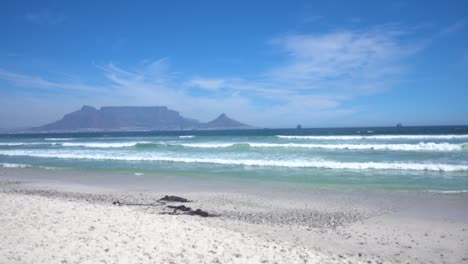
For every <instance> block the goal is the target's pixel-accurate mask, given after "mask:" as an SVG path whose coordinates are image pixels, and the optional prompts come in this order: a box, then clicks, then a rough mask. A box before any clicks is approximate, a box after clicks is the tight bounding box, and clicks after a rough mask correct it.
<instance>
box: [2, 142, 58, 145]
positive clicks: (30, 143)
mask: <svg viewBox="0 0 468 264" xmlns="http://www.w3.org/2000/svg"><path fill="white" fill-rule="evenodd" d="M45 144H49V145H55V144H58V143H38V142H11V143H0V146H34V145H45Z"/></svg>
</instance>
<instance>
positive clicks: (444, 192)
mask: <svg viewBox="0 0 468 264" xmlns="http://www.w3.org/2000/svg"><path fill="white" fill-rule="evenodd" d="M427 192H431V193H442V194H461V193H468V190H450V191H447V190H427Z"/></svg>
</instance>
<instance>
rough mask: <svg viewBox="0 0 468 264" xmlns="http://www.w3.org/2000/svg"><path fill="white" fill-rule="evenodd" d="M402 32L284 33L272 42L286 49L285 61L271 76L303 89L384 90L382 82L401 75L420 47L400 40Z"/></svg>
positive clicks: (390, 30)
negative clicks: (408, 58)
mask: <svg viewBox="0 0 468 264" xmlns="http://www.w3.org/2000/svg"><path fill="white" fill-rule="evenodd" d="M403 34H404V33H403V32H402V31H400V30H395V29H393V28H386V27H383V28H376V29H371V30H367V31H337V32H333V33H328V34H297V35H286V36H283V37H279V38H276V39H275V40H274V41H273V43H274V44H276V45H278V46H279V47H280V48H281V49H282V50H283V51H284V52H285V53H286V56H287V59H286V63H285V64H284V65H281V66H278V67H276V68H274V69H272V70H271V71H270V72H269V73H268V76H269V77H271V79H274V80H276V81H277V82H282V83H286V84H288V85H289V86H290V87H294V88H295V89H301V90H311V89H325V90H337V89H338V90H343V89H346V90H349V89H350V88H351V87H352V90H354V91H355V92H358V91H359V90H365V91H369V90H381V89H382V88H383V87H381V85H379V83H380V82H381V81H383V80H386V81H388V80H395V79H396V78H398V74H399V73H400V72H401V70H402V67H401V66H400V63H401V60H402V59H404V58H405V57H406V56H408V55H410V54H412V53H414V52H415V51H416V50H417V47H415V46H405V45H404V44H403V43H402V42H401V40H400V37H401V36H402V35H403ZM372 86H374V88H372Z"/></svg>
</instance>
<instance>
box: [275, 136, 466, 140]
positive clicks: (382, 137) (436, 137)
mask: <svg viewBox="0 0 468 264" xmlns="http://www.w3.org/2000/svg"><path fill="white" fill-rule="evenodd" d="M276 137H277V138H283V139H315V140H359V139H377V140H378V139H382V140H386V139H468V135H375V136H285V135H277V136H276Z"/></svg>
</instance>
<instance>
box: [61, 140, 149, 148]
mask: <svg viewBox="0 0 468 264" xmlns="http://www.w3.org/2000/svg"><path fill="white" fill-rule="evenodd" d="M147 143H152V142H148V141H139V142H112V143H102V142H76V143H75V142H74V143H68V142H67V143H62V146H64V147H85V148H126V147H134V146H136V145H137V144H147Z"/></svg>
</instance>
